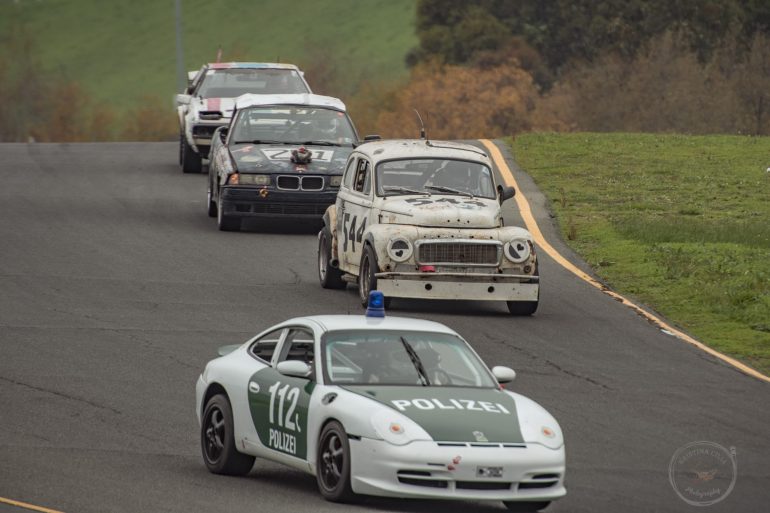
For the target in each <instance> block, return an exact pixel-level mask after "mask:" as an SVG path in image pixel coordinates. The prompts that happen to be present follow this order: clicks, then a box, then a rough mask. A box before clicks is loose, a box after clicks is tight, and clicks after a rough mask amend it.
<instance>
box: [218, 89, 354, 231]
mask: <svg viewBox="0 0 770 513" xmlns="http://www.w3.org/2000/svg"><path fill="white" fill-rule="evenodd" d="M357 140H358V134H357V133H356V129H355V127H354V126H353V123H352V122H351V120H350V118H349V117H348V115H347V112H346V109H345V104H344V103H342V101H340V100H339V99H337V98H332V97H329V96H320V95H315V94H276V95H266V94H260V95H256V94H245V95H243V96H240V97H238V99H237V100H236V102H235V113H234V114H233V117H232V120H231V121H230V125H229V126H227V127H221V128H219V129H217V131H216V132H215V133H214V138H213V142H212V147H211V154H210V155H211V163H210V165H209V179H208V194H207V199H208V201H207V205H208V214H209V216H210V217H216V218H217V226H218V227H219V229H220V230H225V231H237V230H239V229H240V228H241V221H242V220H243V219H245V218H265V219H276V218H288V219H297V220H303V219H304V220H308V219H310V220H314V221H320V220H321V218H322V216H323V214H324V212H325V211H326V208H327V207H328V206H329V205H331V204H333V203H334V201H335V199H336V196H337V191H338V190H339V186H340V181H341V180H342V172H343V170H344V167H345V163H346V161H347V158H348V155H350V153H351V151H352V150H353V147H354V144H355V143H356V141H357Z"/></svg>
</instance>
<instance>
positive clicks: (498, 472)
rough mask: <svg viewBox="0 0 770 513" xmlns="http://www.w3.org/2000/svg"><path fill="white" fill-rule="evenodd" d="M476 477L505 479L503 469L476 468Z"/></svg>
mask: <svg viewBox="0 0 770 513" xmlns="http://www.w3.org/2000/svg"><path fill="white" fill-rule="evenodd" d="M476 477H503V467H476Z"/></svg>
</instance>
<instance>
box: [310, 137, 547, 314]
mask: <svg viewBox="0 0 770 513" xmlns="http://www.w3.org/2000/svg"><path fill="white" fill-rule="evenodd" d="M514 194H515V191H514V190H513V188H511V187H503V186H501V185H496V184H495V177H494V173H493V172H492V164H491V162H490V159H489V157H488V156H487V154H486V153H484V152H483V151H482V150H480V149H478V148H476V147H475V146H471V145H468V144H461V143H457V142H448V141H428V140H425V139H419V140H387V141H375V142H368V143H365V144H362V145H360V146H358V147H357V148H356V149H355V150H354V151H353V153H351V155H350V157H349V158H348V161H347V166H346V169H345V173H344V175H343V178H342V184H341V186H340V191H339V193H338V194H337V201H336V203H335V205H332V206H331V207H329V209H328V210H327V212H326V213H325V215H324V227H323V229H322V230H321V232H320V233H319V234H318V268H319V279H320V282H321V286H323V287H324V288H345V286H346V283H347V282H356V281H357V282H358V289H359V293H360V297H361V302H362V304H364V305H365V304H366V301H367V297H368V294H369V291H371V290H374V289H378V290H380V291H382V292H383V293H384V294H385V297H386V300H389V299H391V298H394V297H395V298H399V297H403V298H433V299H468V300H497V301H505V302H506V303H507V305H508V310H509V311H510V312H511V313H512V314H514V315H531V314H533V313H534V312H535V310H537V307H538V303H539V299H540V277H539V274H538V265H537V256H536V254H535V246H534V243H533V240H532V236H531V235H530V233H529V232H528V231H527V230H525V229H523V228H519V227H515V226H504V225H503V217H502V213H501V204H502V202H503V201H504V200H506V199H508V198H510V197H512V196H513V195H514Z"/></svg>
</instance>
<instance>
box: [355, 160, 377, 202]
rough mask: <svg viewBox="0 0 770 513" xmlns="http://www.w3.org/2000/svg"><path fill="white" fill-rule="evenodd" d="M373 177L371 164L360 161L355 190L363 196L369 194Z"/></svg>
mask: <svg viewBox="0 0 770 513" xmlns="http://www.w3.org/2000/svg"><path fill="white" fill-rule="evenodd" d="M371 175H372V173H371V172H370V168H369V162H367V161H366V160H364V159H360V160H359V161H358V169H357V170H356V179H355V181H354V183H353V189H354V190H355V191H356V192H360V193H361V194H369V190H370V189H371V187H372V176H371Z"/></svg>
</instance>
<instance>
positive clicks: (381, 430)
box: [371, 410, 431, 445]
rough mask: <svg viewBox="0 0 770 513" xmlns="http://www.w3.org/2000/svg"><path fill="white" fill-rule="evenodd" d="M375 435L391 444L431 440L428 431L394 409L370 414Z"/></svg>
mask: <svg viewBox="0 0 770 513" xmlns="http://www.w3.org/2000/svg"><path fill="white" fill-rule="evenodd" d="M371 420H372V427H373V428H374V432H375V433H376V434H377V436H378V437H379V438H381V439H383V440H385V441H386V442H388V443H391V444H393V445H406V444H408V443H410V442H415V441H417V440H431V437H430V435H429V434H428V433H426V432H425V430H424V429H422V428H421V427H420V426H418V425H417V424H416V423H415V422H414V421H412V420H411V419H409V418H408V417H406V416H404V415H401V414H399V413H397V412H395V411H390V410H381V411H379V412H377V413H375V414H374V415H373V416H372V419H371Z"/></svg>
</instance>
